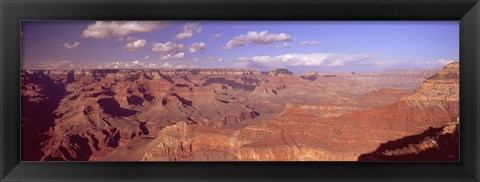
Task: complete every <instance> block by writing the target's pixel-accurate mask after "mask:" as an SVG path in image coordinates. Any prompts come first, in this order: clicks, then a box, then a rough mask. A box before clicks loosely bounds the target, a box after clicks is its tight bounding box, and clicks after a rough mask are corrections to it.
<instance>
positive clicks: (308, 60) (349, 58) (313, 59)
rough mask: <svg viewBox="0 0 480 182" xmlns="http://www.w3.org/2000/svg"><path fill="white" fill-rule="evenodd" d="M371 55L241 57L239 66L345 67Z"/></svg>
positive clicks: (323, 54) (325, 54)
mask: <svg viewBox="0 0 480 182" xmlns="http://www.w3.org/2000/svg"><path fill="white" fill-rule="evenodd" d="M371 57H372V55H370V54H332V53H311V54H283V55H278V56H273V57H272V56H254V57H241V58H239V59H238V61H237V63H236V64H237V65H239V66H243V67H248V66H250V65H258V66H262V67H268V68H285V67H291V66H326V67H334V66H343V65H345V64H348V63H354V62H359V61H362V60H365V59H368V58H371Z"/></svg>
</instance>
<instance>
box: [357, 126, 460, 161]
mask: <svg viewBox="0 0 480 182" xmlns="http://www.w3.org/2000/svg"><path fill="white" fill-rule="evenodd" d="M441 131H442V128H429V129H428V130H426V131H424V132H423V133H421V134H418V135H412V136H407V137H403V138H401V139H398V140H394V141H389V142H387V143H384V144H381V145H380V147H378V148H377V150H375V151H374V152H371V153H366V154H362V155H360V156H359V157H358V161H458V159H459V151H460V149H459V140H458V139H459V133H458V127H457V130H456V131H455V132H454V133H453V134H445V135H440V134H439V133H440V132H441ZM426 138H436V142H437V144H438V147H436V148H435V147H434V148H429V149H427V150H424V151H421V152H418V153H408V154H401V155H390V156H387V155H385V154H384V152H385V151H387V150H395V149H402V148H405V147H408V146H409V145H415V144H419V143H420V142H421V141H422V140H424V139H426Z"/></svg>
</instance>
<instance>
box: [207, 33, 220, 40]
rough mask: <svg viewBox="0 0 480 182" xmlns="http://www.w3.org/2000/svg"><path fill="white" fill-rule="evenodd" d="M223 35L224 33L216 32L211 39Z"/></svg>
mask: <svg viewBox="0 0 480 182" xmlns="http://www.w3.org/2000/svg"><path fill="white" fill-rule="evenodd" d="M221 36H223V33H216V34H214V35H212V36H211V37H210V40H214V39H217V38H220V37H221Z"/></svg>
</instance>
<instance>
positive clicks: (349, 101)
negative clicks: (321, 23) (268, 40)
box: [21, 63, 459, 161]
mask: <svg viewBox="0 0 480 182" xmlns="http://www.w3.org/2000/svg"><path fill="white" fill-rule="evenodd" d="M393 82H394V83H395V84H389V83H393ZM458 83H459V76H458V63H452V64H450V65H448V66H446V67H445V68H444V69H442V70H440V71H435V72H434V73H432V70H415V71H402V72H384V73H365V74H362V73H355V74H351V73H345V74H336V75H332V74H322V73H317V72H309V73H306V74H304V75H300V76H298V75H295V74H293V73H291V72H290V71H288V70H285V69H276V70H272V71H269V72H262V71H259V70H249V69H160V70H158V69H157V70H155V69H142V70H100V69H96V70H33V71H32V70H28V71H27V70H25V71H22V87H21V88H22V139H25V140H22V149H23V148H26V149H29V150H28V151H30V152H27V151H26V150H22V159H24V160H78V161H85V160H90V161H237V160H239V161H278V160H280V161H298V160H300V161H303V160H314V161H339V160H340V161H352V160H359V157H360V156H362V155H363V156H369V158H365V157H364V158H362V159H371V160H374V159H380V158H381V157H378V155H380V154H378V155H371V154H369V153H371V152H374V151H377V153H378V151H380V150H379V149H378V148H379V146H380V145H381V144H384V143H387V142H389V141H395V140H398V139H401V138H403V137H407V136H411V135H418V134H421V133H422V132H424V131H425V130H428V129H429V127H433V128H441V127H446V126H447V125H449V126H454V124H453V125H452V124H451V122H452V121H455V120H456V118H457V117H458V102H459V98H458V96H459V94H458V89H459V88H458V87H459V84H458ZM451 128H452V127H450V129H447V130H449V131H451V132H450V133H451V134H452V133H454V132H453V131H454V129H451ZM457 134H458V133H457ZM439 138H441V137H440V135H438V137H437V139H439ZM31 143H34V145H31ZM416 144H418V143H416ZM402 145H403V144H402ZM418 145H422V146H426V147H428V146H430V145H428V144H425V143H423V144H422V143H421V142H420V144H418ZM398 147H399V148H395V149H392V151H396V153H395V152H392V151H390V150H389V152H386V153H385V151H381V152H383V153H381V154H382V155H384V153H385V155H387V154H388V155H393V154H404V153H405V152H406V151H411V150H408V149H403V148H402V147H403V146H400V145H399V146H398ZM402 152H403V153H402ZM418 152H420V150H419V151H418ZM392 153H393V154H392ZM367 154H369V155H367ZM372 156H374V157H372ZM418 160H421V159H418Z"/></svg>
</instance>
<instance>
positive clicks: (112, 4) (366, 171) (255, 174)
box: [0, 0, 480, 182]
mask: <svg viewBox="0 0 480 182" xmlns="http://www.w3.org/2000/svg"><path fill="white" fill-rule="evenodd" d="M161 19H164V20H458V21H460V60H461V61H460V77H461V78H460V86H461V89H460V105H461V106H460V108H461V109H460V118H461V119H460V120H461V126H460V129H461V131H460V135H461V136H460V137H461V155H460V158H461V161H460V162H21V161H20V135H19V133H20V124H19V123H20V115H19V113H20V84H19V83H20V21H22V20H161ZM479 24H480V3H479V2H478V0H387V1H384V0H281V1H280V0H242V1H240V0H178V1H174V0H156V1H154V0H139V1H134V0H117V1H108V0H84V1H82V0H36V1H34V0H0V26H1V29H0V40H1V44H0V46H1V47H0V56H1V61H0V154H1V155H0V180H1V181H124V180H126V181H128V180H131V181H171V180H176V181H212V180H221V181H245V180H255V181H321V180H324V181H386V180H388V181H465V182H470V181H472V182H473V181H479V179H480V175H479V174H480V170H479V165H480V160H479V155H480V151H479V146H480V142H479V133H480V128H479V121H480V120H479V112H480V108H479V104H480V102H479V99H480V97H479V93H480V90H479V89H480V84H479V83H480V80H479V78H480V75H479V74H480V64H479V62H480V55H479V54H480V45H479V44H480V30H479V29H480V27H479Z"/></svg>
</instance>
